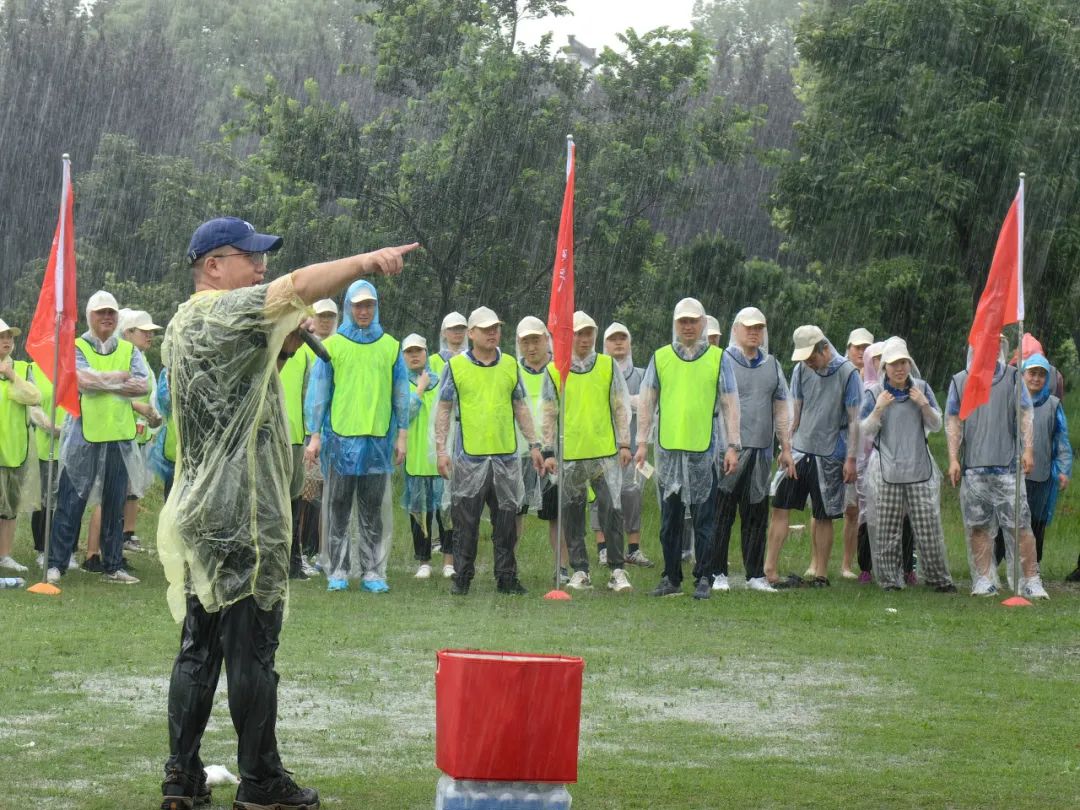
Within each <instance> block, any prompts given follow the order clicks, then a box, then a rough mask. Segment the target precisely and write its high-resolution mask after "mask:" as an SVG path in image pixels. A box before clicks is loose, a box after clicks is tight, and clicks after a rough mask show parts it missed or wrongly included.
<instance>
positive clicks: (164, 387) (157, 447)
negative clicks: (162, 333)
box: [146, 368, 176, 481]
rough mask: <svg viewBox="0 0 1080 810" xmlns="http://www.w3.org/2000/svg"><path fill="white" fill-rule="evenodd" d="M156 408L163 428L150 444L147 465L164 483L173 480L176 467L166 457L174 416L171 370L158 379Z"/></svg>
mask: <svg viewBox="0 0 1080 810" xmlns="http://www.w3.org/2000/svg"><path fill="white" fill-rule="evenodd" d="M154 399H155V404H154V407H155V408H156V409H157V411H158V413H160V414H161V418H162V420H163V421H162V423H161V428H160V429H159V430H158V432H157V434H156V435H155V436H154V440H153V441H152V442H151V443H150V445H149V447H150V450H149V452H148V453H147V456H146V465H147V467H149V469H150V471H151V472H152V473H154V475H156V476H157V477H158V478H160V479H161V480H162V481H169V480H171V479H172V477H173V474H174V473H175V471H176V465H175V463H174V462H172V461H170V460H169V459H167V458H166V457H165V442H166V441H167V440H168V436H169V417H170V416H171V415H172V394H171V393H170V391H169V370H168V369H167V368H163V369H162V370H161V373H160V374H159V375H158V377H157V389H156V390H155V392H154Z"/></svg>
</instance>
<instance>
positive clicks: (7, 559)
mask: <svg viewBox="0 0 1080 810" xmlns="http://www.w3.org/2000/svg"><path fill="white" fill-rule="evenodd" d="M0 568H6V569H8V570H9V571H17V572H18V573H20V574H25V573H26V572H27V571H29V570H30V569H29V568H27V567H26V566H25V565H23V564H22V563H21V562H19V561H18V560H16V559H15V558H14V557H12V556H11V555H10V554H5V555H4V556H3V557H0Z"/></svg>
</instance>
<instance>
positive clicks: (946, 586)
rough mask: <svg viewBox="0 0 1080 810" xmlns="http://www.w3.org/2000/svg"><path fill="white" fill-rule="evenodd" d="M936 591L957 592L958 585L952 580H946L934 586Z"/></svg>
mask: <svg viewBox="0 0 1080 810" xmlns="http://www.w3.org/2000/svg"><path fill="white" fill-rule="evenodd" d="M934 592H935V593H956V586H955V585H953V584H952V583H951V582H946V583H944V584H943V585H935V586H934Z"/></svg>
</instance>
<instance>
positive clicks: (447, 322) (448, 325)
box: [439, 312, 469, 332]
mask: <svg viewBox="0 0 1080 810" xmlns="http://www.w3.org/2000/svg"><path fill="white" fill-rule="evenodd" d="M468 325H469V322H468V321H467V320H465V316H464V315H462V314H461V313H460V312H451V313H450V314H449V315H447V316H446V317H445V318H443V319H442V326H441V327H439V331H440V332H445V331H446V330H447V329H453V328H454V327H455V326H468Z"/></svg>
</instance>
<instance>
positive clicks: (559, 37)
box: [518, 0, 694, 49]
mask: <svg viewBox="0 0 1080 810" xmlns="http://www.w3.org/2000/svg"><path fill="white" fill-rule="evenodd" d="M566 5H567V7H568V8H569V9H570V11H571V12H573V16H566V17H559V18H554V17H547V18H544V19H542V20H528V21H526V22H523V23H521V24H520V25H519V26H518V36H519V37H520V38H521V40H522V41H524V42H526V43H528V44H533V43H535V42H536V41H537V40H539V38H540V37H541V36H543V35H544V34H545V33H546V32H548V31H553V32H554V33H555V38H554V43H555V45H556V46H558V45H562V44H564V43H565V42H566V37H567V35H569V34H573V35H574V36H576V37H577V39H578V41H579V42H582V43H584V44H585V45H587V46H588V47H590V48H596V49H600V48H601V47H603V46H604V45H610V46H613V47H614V46H616V45H618V41H617V40H616V39H615V34H616V33H617V32H620V31H625V30H626V29H627V28H633V29H635V30H636V31H637V32H638V33H639V34H640V33H644V32H645V31H651V30H652V29H653V28H658V27H659V26H661V25H667V26H671V27H672V28H689V27H690V13H691V11H692V10H693V7H694V0H666V1H665V2H657V0H567V3H566Z"/></svg>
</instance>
